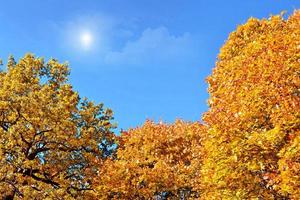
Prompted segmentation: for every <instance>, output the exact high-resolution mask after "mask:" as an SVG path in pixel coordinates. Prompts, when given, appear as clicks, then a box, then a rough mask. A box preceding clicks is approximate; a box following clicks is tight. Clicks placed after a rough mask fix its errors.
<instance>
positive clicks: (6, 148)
mask: <svg viewBox="0 0 300 200" xmlns="http://www.w3.org/2000/svg"><path fill="white" fill-rule="evenodd" d="M68 74H69V69H68V66H67V64H60V63H59V62H58V61H57V60H54V59H51V60H50V61H49V62H47V63H45V62H44V61H43V59H41V58H36V57H34V56H33V55H30V54H28V55H26V56H25V57H24V58H21V59H20V61H19V62H15V60H14V59H13V57H10V58H9V61H8V65H7V70H5V71H2V72H0V85H1V87H0V127H1V128H0V192H1V193H0V195H2V198H4V199H13V198H21V197H23V198H25V199H61V198H62V196H64V198H67V197H68V198H71V197H73V198H76V197H80V196H82V195H88V193H91V192H92V189H93V185H92V180H91V177H93V175H95V174H96V173H97V171H98V167H99V165H100V164H101V162H102V160H103V159H104V158H106V157H108V156H109V155H110V154H111V152H110V151H111V150H112V148H111V146H112V145H113V144H114V140H113V138H114V136H113V134H112V132H111V129H112V128H113V124H112V123H111V120H112V111H111V110H109V109H104V108H103V105H102V104H99V105H96V104H94V103H93V102H90V101H88V100H86V99H83V100H81V99H80V98H79V95H78V94H77V92H74V91H73V89H72V86H71V85H70V84H68V83H67V82H66V81H67V78H68Z"/></svg>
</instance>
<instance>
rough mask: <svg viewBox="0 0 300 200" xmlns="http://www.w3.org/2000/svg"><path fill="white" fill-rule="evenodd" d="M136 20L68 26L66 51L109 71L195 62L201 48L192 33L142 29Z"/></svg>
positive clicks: (81, 21) (96, 18)
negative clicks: (86, 36) (86, 35)
mask: <svg viewBox="0 0 300 200" xmlns="http://www.w3.org/2000/svg"><path fill="white" fill-rule="evenodd" d="M135 23H136V22H135V21H134V20H128V21H123V20H119V19H114V18H112V17H108V16H104V15H99V14H97V15H91V16H85V17H78V18H75V20H72V21H69V22H67V23H64V28H63V38H64V42H63V44H64V49H65V50H66V51H68V52H69V53H71V56H72V57H73V58H71V60H72V59H75V60H83V59H86V60H88V63H89V64H91V65H93V66H96V65H101V66H108V67H109V68H118V67H122V66H125V65H126V67H139V68H141V67H147V66H151V67H164V66H166V67H169V66H185V65H187V64H189V63H191V62H195V60H196V58H197V54H198V53H199V46H197V44H195V40H194V38H193V36H192V34H191V33H188V32H185V33H181V34H177V35H175V34H173V33H172V32H171V31H170V30H169V29H168V28H167V27H166V26H160V27H156V28H146V29H141V28H140V27H139V24H135ZM86 30H88V31H89V32H91V33H92V34H93V35H94V40H93V42H94V43H93V45H92V49H91V51H90V52H83V51H82V49H81V47H80V44H78V38H79V37H80V33H82V32H84V31H86Z"/></svg>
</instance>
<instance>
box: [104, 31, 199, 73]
mask: <svg viewBox="0 0 300 200" xmlns="http://www.w3.org/2000/svg"><path fill="white" fill-rule="evenodd" d="M196 52H197V51H196V48H195V45H194V43H193V39H192V37H191V35H190V34H189V33H184V34H182V35H179V36H175V35H172V34H170V32H169V31H168V29H167V28H166V27H159V28H156V29H151V28H148V29H146V30H144V31H143V32H142V34H141V36H140V37H139V38H138V39H136V40H134V41H128V42H127V43H126V44H125V46H124V47H123V48H121V49H120V50H118V51H110V52H107V54H106V55H105V57H104V61H105V64H108V65H132V66H140V65H152V66H158V65H159V66H160V67H161V66H163V65H177V66H178V65H179V64H184V63H190V62H191V61H192V60H193V59H194V58H195V55H196Z"/></svg>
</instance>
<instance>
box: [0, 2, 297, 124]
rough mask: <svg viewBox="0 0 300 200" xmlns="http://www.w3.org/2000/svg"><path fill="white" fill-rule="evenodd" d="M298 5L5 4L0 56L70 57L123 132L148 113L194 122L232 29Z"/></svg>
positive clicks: (79, 80) (87, 91)
mask: <svg viewBox="0 0 300 200" xmlns="http://www.w3.org/2000/svg"><path fill="white" fill-rule="evenodd" d="M297 8H298V9H299V8H300V1H299V0H272V1H271V0H263V1H262V0H243V1H241V0H227V1H222V0H218V1H217V0H206V1H202V0H85V1H83V0H72V1H71V0H69V1H67V0H42V1H41V0H26V1H23V0H22V1H21V0H19V1H14V0H10V1H1V10H0V26H1V31H0V43H1V48H0V57H1V58H2V59H3V60H4V61H5V60H6V58H7V57H8V55H9V54H13V55H14V56H15V57H16V58H19V57H21V56H23V55H24V54H25V53H26V52H32V53H34V54H35V55H36V56H42V57H45V58H46V59H48V58H50V57H53V58H57V59H59V60H60V61H61V62H64V61H68V62H69V63H70V67H71V76H70V82H71V83H72V84H73V86H74V88H75V90H77V91H79V93H80V94H81V96H86V97H88V98H89V99H91V100H94V101H95V102H103V103H104V104H105V105H106V106H107V107H109V108H111V109H113V111H114V113H115V121H116V122H117V123H118V126H119V128H122V129H127V128H129V127H136V126H139V125H141V124H143V122H144V121H145V120H146V119H147V118H148V119H152V120H155V121H158V120H163V121H165V122H173V121H174V120H175V119H176V118H180V119H184V120H187V121H195V120H201V115H202V114H203V112H205V111H206V110H207V104H206V100H207V98H208V94H207V85H206V83H205V77H206V76H208V75H209V74H210V73H211V70H212V68H213V66H214V63H215V60H216V57H217V54H218V51H219V49H220V47H221V46H222V45H223V44H224V42H225V41H226V38H227V37H228V34H229V33H230V32H232V31H234V30H235V28H236V27H237V26H238V25H239V24H242V23H245V22H246V20H247V19H248V18H249V17H257V18H263V17H269V16H270V15H271V14H279V13H280V12H281V11H283V10H285V11H287V12H288V14H290V13H291V12H292V11H293V10H294V9H297ZM85 33H88V34H89V36H90V38H89V39H90V40H91V41H90V43H89V44H88V46H85V45H84V44H82V42H81V38H82V34H85Z"/></svg>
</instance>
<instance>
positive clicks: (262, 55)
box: [0, 11, 300, 200]
mask: <svg viewBox="0 0 300 200" xmlns="http://www.w3.org/2000/svg"><path fill="white" fill-rule="evenodd" d="M68 74H69V69H68V66H67V65H66V64H61V63H59V62H58V61H56V60H53V59H52V60H50V61H48V62H47V63H45V62H44V61H43V59H40V58H36V57H34V56H33V55H30V54H28V55H26V56H25V57H24V58H22V59H20V61H19V62H18V63H17V62H15V60H14V59H13V57H10V58H9V61H8V64H7V69H6V70H3V71H2V72H0V85H1V87H0V195H2V196H1V197H2V198H4V199H22V198H23V199H156V200H158V199H161V200H162V199H294V200H296V199H300V190H299V188H300V12H299V11H295V12H294V13H293V14H292V15H291V16H289V17H288V18H287V19H285V18H284V16H283V15H276V16H272V17H270V18H269V19H262V20H259V19H255V18H250V19H249V20H248V21H247V22H246V23H245V24H244V25H241V26H239V27H238V28H237V30H236V31H235V32H233V33H231V34H230V36H229V38H228V40H227V41H226V43H225V44H224V46H223V47H222V48H221V50H220V53H219V56H218V59H217V61H216V65H215V68H214V69H213V72H212V75H211V76H209V77H208V78H207V82H208V85H209V87H208V92H209V95H210V97H209V99H208V104H209V109H208V111H207V112H206V113H205V114H204V115H203V122H202V123H200V122H184V121H182V120H177V121H176V122H175V123H173V124H165V123H154V122H152V121H146V122H145V124H144V125H142V126H141V127H137V128H133V129H129V130H127V131H122V133H121V135H118V136H117V135H115V134H113V128H114V127H115V126H114V124H113V121H112V120H113V116H112V111H111V110H110V109H106V108H104V106H103V104H95V103H93V102H91V101H88V100H87V99H82V98H80V97H79V95H78V94H77V92H75V91H74V90H73V89H72V86H71V85H70V84H68V82H67V78H68Z"/></svg>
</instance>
